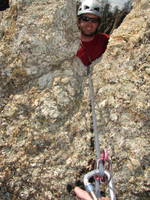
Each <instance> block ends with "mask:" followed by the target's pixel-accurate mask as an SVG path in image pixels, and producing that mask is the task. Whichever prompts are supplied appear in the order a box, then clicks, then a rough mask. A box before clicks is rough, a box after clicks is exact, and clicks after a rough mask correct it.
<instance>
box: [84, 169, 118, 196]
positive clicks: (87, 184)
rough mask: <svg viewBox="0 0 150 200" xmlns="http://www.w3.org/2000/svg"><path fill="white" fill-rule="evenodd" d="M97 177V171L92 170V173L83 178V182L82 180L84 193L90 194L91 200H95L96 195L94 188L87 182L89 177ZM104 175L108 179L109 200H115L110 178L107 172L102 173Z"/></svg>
mask: <svg viewBox="0 0 150 200" xmlns="http://www.w3.org/2000/svg"><path fill="white" fill-rule="evenodd" d="M98 175H99V170H98V169H95V170H92V171H90V172H88V173H87V174H86V175H85V176H84V180H83V182H84V186H85V188H86V191H87V192H89V193H90V194H91V196H92V198H93V200H97V197H96V195H95V193H94V186H93V185H92V184H91V183H90V182H89V179H90V178H91V177H94V176H98ZM104 175H105V176H106V177H107V179H108V188H109V194H110V198H111V200H116V195H115V192H114V187H113V182H112V177H111V175H110V173H109V172H108V171H107V170H105V171H104Z"/></svg>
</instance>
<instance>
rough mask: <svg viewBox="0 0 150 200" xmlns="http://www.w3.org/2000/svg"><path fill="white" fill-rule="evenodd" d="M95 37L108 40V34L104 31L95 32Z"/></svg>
mask: <svg viewBox="0 0 150 200" xmlns="http://www.w3.org/2000/svg"><path fill="white" fill-rule="evenodd" d="M96 37H97V38H100V39H103V40H109V35H108V34H106V33H97V34H96Z"/></svg>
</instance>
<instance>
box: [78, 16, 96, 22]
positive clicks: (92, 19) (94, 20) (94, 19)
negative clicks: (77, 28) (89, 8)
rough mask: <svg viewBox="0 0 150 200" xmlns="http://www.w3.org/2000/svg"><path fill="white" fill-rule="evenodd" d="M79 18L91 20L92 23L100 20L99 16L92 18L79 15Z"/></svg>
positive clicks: (85, 20)
mask: <svg viewBox="0 0 150 200" xmlns="http://www.w3.org/2000/svg"><path fill="white" fill-rule="evenodd" d="M79 20H80V21H83V22H92V23H98V22H99V21H100V19H99V18H92V17H87V16H84V15H83V16H80V17H79Z"/></svg>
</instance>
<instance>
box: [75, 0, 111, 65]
mask: <svg viewBox="0 0 150 200" xmlns="http://www.w3.org/2000/svg"><path fill="white" fill-rule="evenodd" d="M100 16H101V8H100V4H99V3H98V2H97V1H96V0H83V1H82V3H81V5H80V6H79V8H78V11H77V25H78V28H79V30H80V32H81V44H80V48H79V50H78V51H77V54H76V56H77V57H79V58H80V60H81V61H82V63H83V64H84V65H85V66H89V65H90V64H91V63H92V61H94V60H96V59H97V58H99V57H100V56H101V55H102V54H103V53H104V52H105V50H106V47H107V44H108V39H109V36H108V35H107V34H104V33H98V28H99V26H100V23H101V17H100Z"/></svg>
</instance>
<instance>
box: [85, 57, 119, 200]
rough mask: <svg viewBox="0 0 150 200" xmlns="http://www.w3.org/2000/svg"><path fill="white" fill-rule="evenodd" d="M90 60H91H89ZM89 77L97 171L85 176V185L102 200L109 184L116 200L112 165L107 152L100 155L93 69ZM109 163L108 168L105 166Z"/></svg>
mask: <svg viewBox="0 0 150 200" xmlns="http://www.w3.org/2000/svg"><path fill="white" fill-rule="evenodd" d="M89 59H90V58H89ZM87 75H88V81H89V98H90V103H91V108H92V121H93V132H94V138H95V139H94V142H95V144H94V146H95V153H96V169H95V170H93V171H91V172H88V173H87V174H86V175H85V176H84V185H85V188H86V190H87V192H89V193H90V194H91V197H92V198H93V200H97V199H99V198H101V189H100V186H101V184H107V185H108V188H109V193H110V198H111V200H116V196H115V192H114V186H113V182H112V176H111V173H110V172H109V170H110V169H111V163H110V160H109V158H108V153H107V151H104V150H103V153H102V155H101V154H100V141H99V133H98V128H97V119H96V111H95V97H94V87H93V80H92V73H91V67H87ZM106 163H107V167H106V166H105V165H106ZM91 177H93V178H94V179H95V187H94V186H93V185H92V184H91V183H90V182H89V179H90V178H91Z"/></svg>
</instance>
